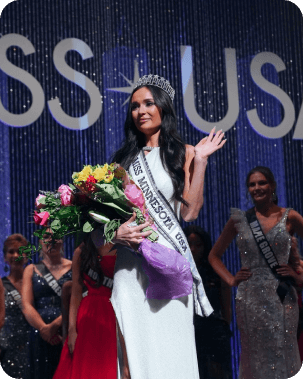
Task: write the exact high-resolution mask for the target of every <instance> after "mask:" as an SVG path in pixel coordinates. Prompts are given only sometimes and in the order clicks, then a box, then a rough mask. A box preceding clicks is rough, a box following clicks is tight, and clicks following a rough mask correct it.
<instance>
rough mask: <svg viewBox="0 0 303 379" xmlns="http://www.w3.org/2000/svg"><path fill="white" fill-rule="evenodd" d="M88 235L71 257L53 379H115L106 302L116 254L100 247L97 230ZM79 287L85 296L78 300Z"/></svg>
mask: <svg viewBox="0 0 303 379" xmlns="http://www.w3.org/2000/svg"><path fill="white" fill-rule="evenodd" d="M92 234H93V235H92V236H90V237H89V238H88V240H87V242H85V243H82V244H81V245H80V246H79V247H78V248H77V249H76V250H75V253H74V256H73V264H72V270H73V284H72V295H71V302H70V313H69V328H68V337H67V339H66V341H65V344H64V347H63V350H62V354H61V358H60V363H59V366H58V368H57V370H56V373H55V375H54V377H53V379H63V378H64V379H86V378H94V379H98V378H100V379H101V378H102V379H116V378H117V344H116V319H115V314H114V311H113V308H112V305H111V302H110V301H109V298H110V296H111V291H112V284H113V279H112V278H113V273H114V266H115V261H116V250H113V249H112V247H113V245H111V244H107V245H103V243H102V242H101V238H98V230H97V231H94V232H92ZM98 240H99V241H98ZM93 241H94V242H93ZM98 242H99V243H98ZM83 284H84V285H85V286H86V287H87V289H88V294H87V296H85V297H83V298H82V292H83Z"/></svg>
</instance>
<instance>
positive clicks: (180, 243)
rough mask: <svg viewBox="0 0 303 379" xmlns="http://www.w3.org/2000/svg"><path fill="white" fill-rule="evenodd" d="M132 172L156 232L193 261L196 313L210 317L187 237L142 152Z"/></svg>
mask: <svg viewBox="0 0 303 379" xmlns="http://www.w3.org/2000/svg"><path fill="white" fill-rule="evenodd" d="M129 171H130V174H131V176H132V178H133V179H134V181H135V182H136V183H137V184H138V185H139V187H140V188H141V190H142V192H143V193H144V198H145V203H146V205H147V208H148V212H149V214H150V215H151V217H152V218H153V219H154V221H155V224H156V226H157V228H158V229H157V232H159V233H160V234H161V235H162V236H163V237H164V238H165V239H166V240H168V241H169V242H170V243H171V245H172V246H173V248H174V249H175V250H176V251H178V252H179V253H180V254H181V255H182V256H183V257H185V258H186V260H187V262H189V264H190V270H191V274H192V277H193V296H194V305H195V312H196V313H197V314H198V315H200V316H202V315H203V316H208V315H209V314H211V313H212V312H213V309H212V307H211V305H210V303H209V301H208V298H207V296H206V294H205V290H204V287H203V283H202V279H201V277H200V275H199V272H198V270H197V267H196V264H195V262H194V260H193V257H192V254H191V251H190V248H189V246H188V243H187V239H186V237H185V235H184V233H183V230H182V228H181V226H180V224H179V221H178V219H177V217H176V215H175V213H174V211H173V210H172V208H171V206H170V204H169V203H168V201H167V200H166V198H165V197H164V196H163V195H162V193H161V192H160V191H159V190H158V188H157V186H156V184H155V181H154V178H153V176H152V173H151V171H150V169H149V166H148V163H147V160H146V158H145V155H144V152H143V151H141V152H140V153H139V155H138V156H137V158H136V159H135V160H134V162H133V163H132V164H131V165H130V169H129Z"/></svg>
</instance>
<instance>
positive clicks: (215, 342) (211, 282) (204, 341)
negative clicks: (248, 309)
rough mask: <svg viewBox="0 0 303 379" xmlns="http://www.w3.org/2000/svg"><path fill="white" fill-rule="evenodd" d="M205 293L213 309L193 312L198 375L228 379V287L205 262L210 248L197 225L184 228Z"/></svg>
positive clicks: (206, 237)
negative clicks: (201, 313) (205, 312)
mask: <svg viewBox="0 0 303 379" xmlns="http://www.w3.org/2000/svg"><path fill="white" fill-rule="evenodd" d="M184 233H185V235H186V237H187V240H188V244H189V247H190V249H191V252H192V254H193V257H194V260H195V263H196V265H197V269H198V271H199V274H200V275H201V278H202V280H203V284H204V288H205V291H206V295H207V297H208V299H209V301H210V303H211V305H212V307H213V309H214V312H213V313H212V314H211V315H210V316H209V317H200V316H199V315H196V314H195V317H194V324H195V338H196V348H197V358H198V365H199V375H200V379H210V378H213V379H215V378H216V379H230V378H232V369H231V345H230V337H231V331H230V327H229V324H230V322H231V288H230V287H229V286H228V285H227V284H226V283H225V282H224V281H223V280H222V279H221V278H220V277H219V276H218V275H217V274H216V273H215V271H214V270H213V268H212V267H211V265H210V264H209V262H208V255H209V253H210V250H211V248H212V244H211V238H210V235H209V234H208V233H207V232H206V231H205V230H204V229H202V228H201V227H200V226H197V225H190V226H188V227H186V228H185V229H184Z"/></svg>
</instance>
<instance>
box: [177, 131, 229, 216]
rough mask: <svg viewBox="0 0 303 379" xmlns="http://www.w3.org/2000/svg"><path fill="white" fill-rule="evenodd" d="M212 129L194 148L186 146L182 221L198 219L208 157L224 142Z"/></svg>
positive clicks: (221, 135) (219, 133)
mask: <svg viewBox="0 0 303 379" xmlns="http://www.w3.org/2000/svg"><path fill="white" fill-rule="evenodd" d="M214 132H215V128H213V129H212V131H211V132H210V134H209V136H208V137H205V138H203V139H202V140H201V141H200V142H199V143H198V144H197V145H196V146H195V147H193V146H191V145H186V157H185V165H184V172H185V183H184V190H183V198H184V200H185V201H186V202H187V204H188V205H185V204H182V205H181V216H182V218H183V220H184V221H187V222H189V221H193V220H195V219H196V218H197V217H198V214H199V212H200V209H201V208H202V205H203V191H204V176H205V170H206V165H207V159H208V157H209V156H210V155H211V154H212V153H214V152H215V151H216V150H218V149H221V147H222V146H223V145H224V144H225V142H226V140H223V141H222V139H223V137H224V133H222V131H221V130H220V131H219V132H218V133H216V134H214Z"/></svg>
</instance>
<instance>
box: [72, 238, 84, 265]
mask: <svg viewBox="0 0 303 379" xmlns="http://www.w3.org/2000/svg"><path fill="white" fill-rule="evenodd" d="M82 246H83V243H81V244H80V245H79V246H78V247H77V248H76V249H75V250H74V254H73V264H74V263H76V262H79V261H80V255H81V252H82Z"/></svg>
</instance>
